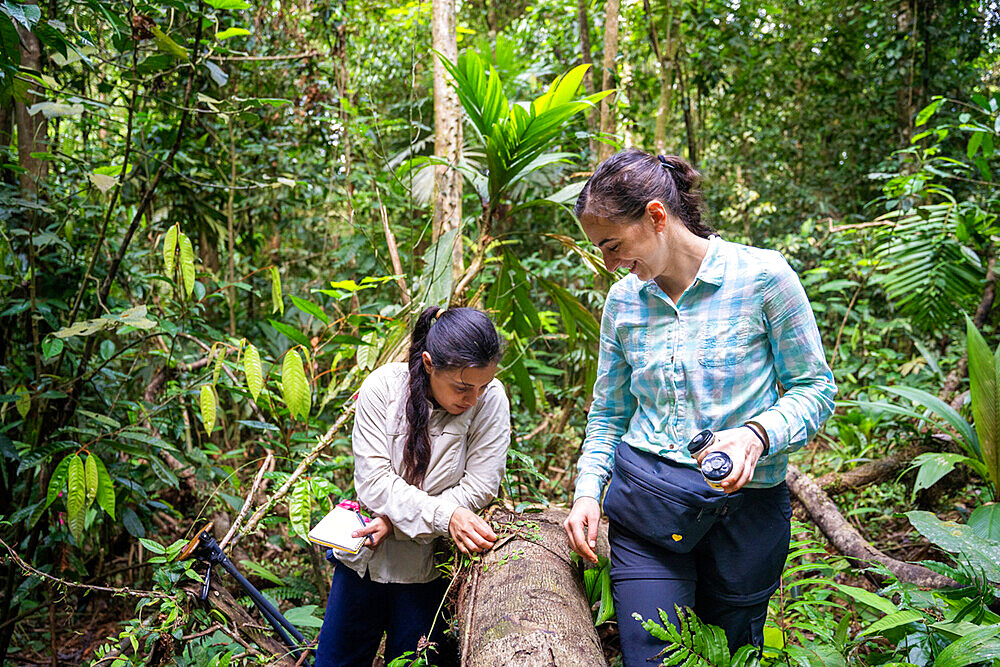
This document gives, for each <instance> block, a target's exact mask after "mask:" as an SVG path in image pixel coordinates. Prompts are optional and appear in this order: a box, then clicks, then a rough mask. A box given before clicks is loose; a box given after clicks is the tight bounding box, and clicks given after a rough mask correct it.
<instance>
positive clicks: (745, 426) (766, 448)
mask: <svg viewBox="0 0 1000 667" xmlns="http://www.w3.org/2000/svg"><path fill="white" fill-rule="evenodd" d="M743 428H748V429H750V432H751V433H753V434H754V435H755V436H757V439H758V440H760V444H761V445H762V446H763V447H764V451H763V452H761V457H764V456H767V453H768V451H770V449H771V448H770V447H768V445H767V440H765V439H764V438H763V436H761V434H760V433H758V432H757V429H755V428H754V427H753V426H751V425H750V424H744V425H743Z"/></svg>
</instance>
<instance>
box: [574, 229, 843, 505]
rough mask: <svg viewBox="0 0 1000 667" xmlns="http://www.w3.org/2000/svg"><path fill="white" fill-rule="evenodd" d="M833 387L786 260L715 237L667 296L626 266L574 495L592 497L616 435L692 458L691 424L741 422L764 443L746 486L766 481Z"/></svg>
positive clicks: (604, 337)
mask: <svg viewBox="0 0 1000 667" xmlns="http://www.w3.org/2000/svg"><path fill="white" fill-rule="evenodd" d="M779 382H780V384H781V386H782V387H783V388H784V394H783V395H781V396H780V397H779V391H778V384H779ZM836 393H837V386H836V385H835V384H834V381H833V373H832V372H831V371H830V367H829V366H828V365H827V363H826V357H825V355H824V352H823V342H822V340H820V335H819V329H817V327H816V319H815V317H814V316H813V312H812V308H811V307H810V306H809V300H808V299H807V298H806V293H805V290H803V289H802V284H801V283H800V282H799V279H798V276H796V275H795V272H794V271H793V270H792V268H791V267H790V266H788V263H787V262H786V261H785V259H784V258H783V257H782V256H781V255H780V254H779V253H777V252H775V251H773V250H762V249H760V248H752V247H749V246H744V245H739V244H737V243H730V242H728V241H723V240H722V239H721V238H719V237H718V236H713V237H712V238H711V239H710V241H709V246H708V253H707V254H706V255H705V259H704V260H703V261H702V263H701V267H700V269H699V270H698V275H697V276H696V277H695V280H694V283H692V285H691V286H690V287H688V289H687V290H686V291H685V292H684V294H682V295H681V297H680V299H678V303H677V304H676V305H675V304H674V303H673V301H671V299H670V297H668V296H667V295H666V293H664V292H663V290H661V289H660V287H659V286H658V285H657V284H656V282H655V281H652V280H650V281H648V282H645V283H643V282H642V281H640V280H639V279H638V278H636V277H635V276H634V275H629V276H627V277H625V278H623V279H621V280H619V281H618V282H617V283H615V284H614V285H612V287H611V290H610V291H609V292H608V298H607V301H606V303H605V305H604V315H603V317H602V319H601V341H600V353H599V357H598V362H597V381H596V382H595V383H594V402H593V404H592V405H591V408H590V415H589V417H588V422H587V435H586V438H585V439H584V441H583V453H582V454H581V455H580V460H579V462H578V468H579V475H578V476H577V479H576V494H575V496H574V499H576V498H579V497H581V496H589V497H591V498H597V499H600V497H601V492H602V490H603V489H604V486H605V485H606V484H607V482H608V479H609V478H610V476H611V470H612V464H613V462H614V453H615V448H616V447H617V446H618V443H619V442H626V443H628V444H629V445H631V446H632V447H635V448H637V449H641V450H645V451H648V452H652V453H654V454H657V455H659V456H662V457H664V458H667V459H671V460H674V461H677V462H679V463H683V464H687V465H691V466H694V465H695V461H694V459H693V458H692V457H691V456H690V455H689V454H688V452H687V443H688V441H689V440H690V439H691V438H692V437H693V436H694V435H695V434H697V433H698V432H699V431H701V430H702V429H706V428H710V429H712V430H713V431H721V430H723V429H727V428H734V427H737V426H740V425H741V424H743V422H745V421H747V420H754V421H756V422H758V423H760V424H761V425H762V426H763V427H764V428H765V429H767V433H768V436H769V437H770V441H771V449H770V453H769V454H768V456H766V457H763V458H762V459H761V460H760V461H759V462H758V464H757V469H756V470H755V472H754V476H753V479H752V480H751V481H750V482H749V483H748V484H747V486H748V487H769V486H774V485H775V484H778V483H780V482H781V481H782V480H784V478H785V471H786V468H787V466H788V453H789V452H790V451H794V450H795V449H798V448H799V447H802V445H804V444H805V443H806V442H808V441H809V439H810V438H812V437H813V436H814V435H815V434H816V431H818V430H819V427H820V426H821V425H822V424H823V422H824V421H826V419H827V417H829V416H830V415H831V414H832V412H833V397H834V395H835V394H836Z"/></svg>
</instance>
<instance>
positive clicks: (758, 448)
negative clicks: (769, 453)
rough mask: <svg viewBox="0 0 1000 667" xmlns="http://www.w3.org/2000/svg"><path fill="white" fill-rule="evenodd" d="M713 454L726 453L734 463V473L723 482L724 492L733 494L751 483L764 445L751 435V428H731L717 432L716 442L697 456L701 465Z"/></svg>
mask: <svg viewBox="0 0 1000 667" xmlns="http://www.w3.org/2000/svg"><path fill="white" fill-rule="evenodd" d="M712 452H725V453H726V454H728V455H729V458H730V459H732V461H733V471H732V472H731V473H729V476H728V477H726V478H725V479H724V480H722V490H723V491H725V492H726V493H733V492H734V491H739V490H740V489H742V488H743V485H744V484H746V483H747V482H749V481H750V479H751V478H752V477H753V472H754V470H756V468H757V461H758V460H759V459H760V455H761V454H763V453H764V445H763V444H762V443H761V441H760V439H759V438H758V437H757V436H756V435H754V434H753V433H751V431H750V429H749V428H745V427H742V426H741V427H739V428H731V429H727V430H725V431H716V433H715V442H714V443H713V444H712V446H711V447H707V448H705V449H703V450H701V451H700V452H698V454H697V455H696V456H695V459H696V460H697V461H698V464H699V465H700V464H701V462H702V460H703V459H704V458H705V457H706V456H708V455H709V454H711V453H712Z"/></svg>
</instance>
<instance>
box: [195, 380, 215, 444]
mask: <svg viewBox="0 0 1000 667" xmlns="http://www.w3.org/2000/svg"><path fill="white" fill-rule="evenodd" d="M199 402H200V404H201V421H202V423H203V424H204V426H205V433H207V434H208V435H212V429H214V428H215V411H216V408H217V399H216V397H215V390H214V389H213V388H212V385H209V384H206V385H202V388H201V396H200V401H199Z"/></svg>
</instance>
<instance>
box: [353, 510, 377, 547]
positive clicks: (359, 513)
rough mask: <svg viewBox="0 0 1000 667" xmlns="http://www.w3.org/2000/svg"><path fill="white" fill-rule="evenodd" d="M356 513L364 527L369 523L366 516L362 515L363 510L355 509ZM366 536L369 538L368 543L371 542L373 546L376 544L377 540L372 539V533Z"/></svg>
mask: <svg viewBox="0 0 1000 667" xmlns="http://www.w3.org/2000/svg"><path fill="white" fill-rule="evenodd" d="M354 513H355V514H357V515H358V521H360V522H361V527H362V528H364V527H365V526H367V525H368V524H367V523H365V517H363V516H362V515H361V510H354ZM365 537H367V538H368V544H371V545H372V546H374V545H375V540H373V539H372V536H371V535H366V536H365Z"/></svg>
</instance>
